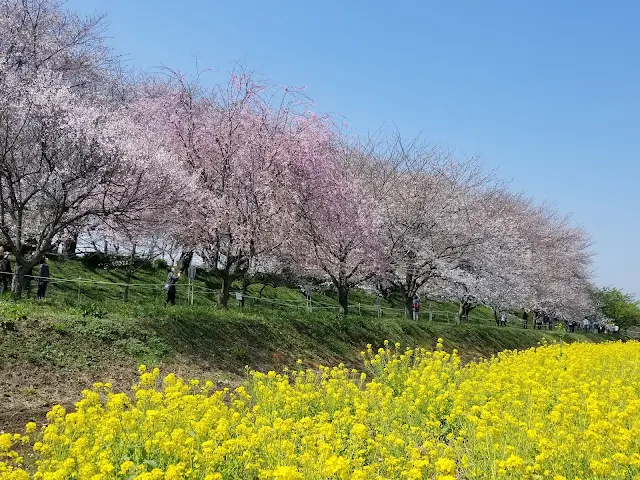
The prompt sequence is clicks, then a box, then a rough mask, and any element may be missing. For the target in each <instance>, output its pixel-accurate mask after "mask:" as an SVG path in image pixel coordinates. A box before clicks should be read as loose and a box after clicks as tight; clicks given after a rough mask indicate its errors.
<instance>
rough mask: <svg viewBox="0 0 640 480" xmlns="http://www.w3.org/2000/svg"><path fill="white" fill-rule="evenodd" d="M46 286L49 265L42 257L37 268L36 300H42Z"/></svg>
mask: <svg viewBox="0 0 640 480" xmlns="http://www.w3.org/2000/svg"><path fill="white" fill-rule="evenodd" d="M48 284H49V265H48V264H47V259H46V258H45V257H42V260H40V266H39V267H38V300H44V296H45V295H46V293H47V285H48Z"/></svg>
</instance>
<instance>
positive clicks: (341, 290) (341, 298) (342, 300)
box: [338, 285, 349, 316]
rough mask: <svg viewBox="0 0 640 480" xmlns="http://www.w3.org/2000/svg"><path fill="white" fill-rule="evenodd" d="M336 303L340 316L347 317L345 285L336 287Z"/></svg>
mask: <svg viewBox="0 0 640 480" xmlns="http://www.w3.org/2000/svg"><path fill="white" fill-rule="evenodd" d="M338 303H339V304H340V309H341V310H342V314H343V315H344V316H347V315H348V314H349V287H347V286H346V285H338Z"/></svg>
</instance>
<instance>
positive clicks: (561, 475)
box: [0, 342, 640, 480]
mask: <svg viewBox="0 0 640 480" xmlns="http://www.w3.org/2000/svg"><path fill="white" fill-rule="evenodd" d="M398 347H399V346H398V345H396V348H389V347H388V346H387V347H386V348H384V349H380V350H379V351H377V352H376V351H373V350H372V349H371V348H369V349H368V351H367V352H364V353H363V357H364V372H358V371H355V370H349V369H347V368H344V367H342V366H339V367H336V368H323V369H321V370H320V371H312V370H303V369H300V370H297V371H285V372H283V373H282V374H277V373H275V372H269V373H268V374H262V373H257V372H252V373H251V374H250V377H249V379H248V381H247V383H246V385H245V386H243V387H240V388H238V389H236V390H235V391H233V392H231V391H215V392H214V391H212V384H210V383H204V384H202V383H200V382H198V381H197V380H191V381H183V380H182V379H180V378H176V377H175V376H174V375H173V374H169V375H167V376H166V377H164V378H163V379H162V378H161V377H160V372H159V371H158V370H153V371H147V369H146V368H145V367H144V366H141V368H140V382H139V384H138V385H136V386H135V387H134V388H133V393H132V394H131V395H129V396H128V395H125V394H121V393H112V391H111V386H110V385H109V384H96V385H94V387H93V388H92V389H91V390H87V391H85V392H84V395H83V398H82V400H80V401H79V402H78V403H77V404H76V411H75V412H73V413H66V412H65V411H64V409H63V408H62V407H60V406H57V407H54V408H53V409H52V410H51V412H50V413H49V414H48V419H49V425H47V426H45V427H43V428H41V429H40V430H37V429H36V426H35V425H34V424H29V425H27V433H26V435H24V436H21V435H18V434H14V435H10V434H5V435H0V455H1V456H3V457H2V459H3V460H4V463H0V478H3V479H4V478H6V479H12V478H15V479H23V478H24V479H28V478H42V479H65V478H80V479H95V480H97V479H107V478H109V479H113V478H116V479H129V478H139V479H162V478H165V479H179V478H189V479H207V480H213V479H239V478H243V479H244V478H247V479H329V478H331V479H333V478H350V479H394V478H400V479H422V478H425V479H427V478H428V479H433V478H435V479H439V480H455V479H489V478H513V479H515V478H531V479H536V478H540V479H541V478H552V479H555V480H561V479H587V478H589V479H593V478H596V479H598V478H599V479H610V478H625V479H626V478H640V419H639V416H638V413H639V410H640V344H639V343H636V342H628V343H620V342H618V343H609V344H600V345H592V344H573V345H555V344H554V345H545V346H541V347H539V348H536V349H530V350H527V351H522V352H517V351H514V352H505V353H502V354H499V355H498V356H497V357H495V358H492V359H491V360H487V361H483V362H480V363H473V364H469V365H466V366H462V365H461V364H460V360H459V358H458V356H457V355H456V353H455V351H454V352H453V354H449V353H446V352H445V351H443V348H442V343H438V345H437V348H436V350H435V351H434V352H430V351H427V350H425V349H421V348H419V349H408V350H405V351H404V352H401V351H399V350H397V349H398ZM26 444H32V445H33V450H35V457H36V459H37V460H36V464H35V466H34V467H33V469H31V470H33V471H30V472H29V473H27V472H26V471H25V470H23V469H22V468H21V464H22V463H23V459H22V458H21V456H20V455H19V454H18V453H16V452H17V451H24V450H25V448H26V447H25V445H26Z"/></svg>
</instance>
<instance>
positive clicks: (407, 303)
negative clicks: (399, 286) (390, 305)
mask: <svg viewBox="0 0 640 480" xmlns="http://www.w3.org/2000/svg"><path fill="white" fill-rule="evenodd" d="M404 309H405V317H406V318H413V294H411V293H407V295H406V296H405V297H404Z"/></svg>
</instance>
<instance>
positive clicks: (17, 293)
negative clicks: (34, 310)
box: [11, 265, 29, 298]
mask: <svg viewBox="0 0 640 480" xmlns="http://www.w3.org/2000/svg"><path fill="white" fill-rule="evenodd" d="M28 274H29V269H28V268H26V266H18V265H16V266H15V269H14V274H13V278H12V280H11V293H12V294H13V296H14V297H15V298H20V297H21V296H22V292H23V290H24V276H25V275H28Z"/></svg>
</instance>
